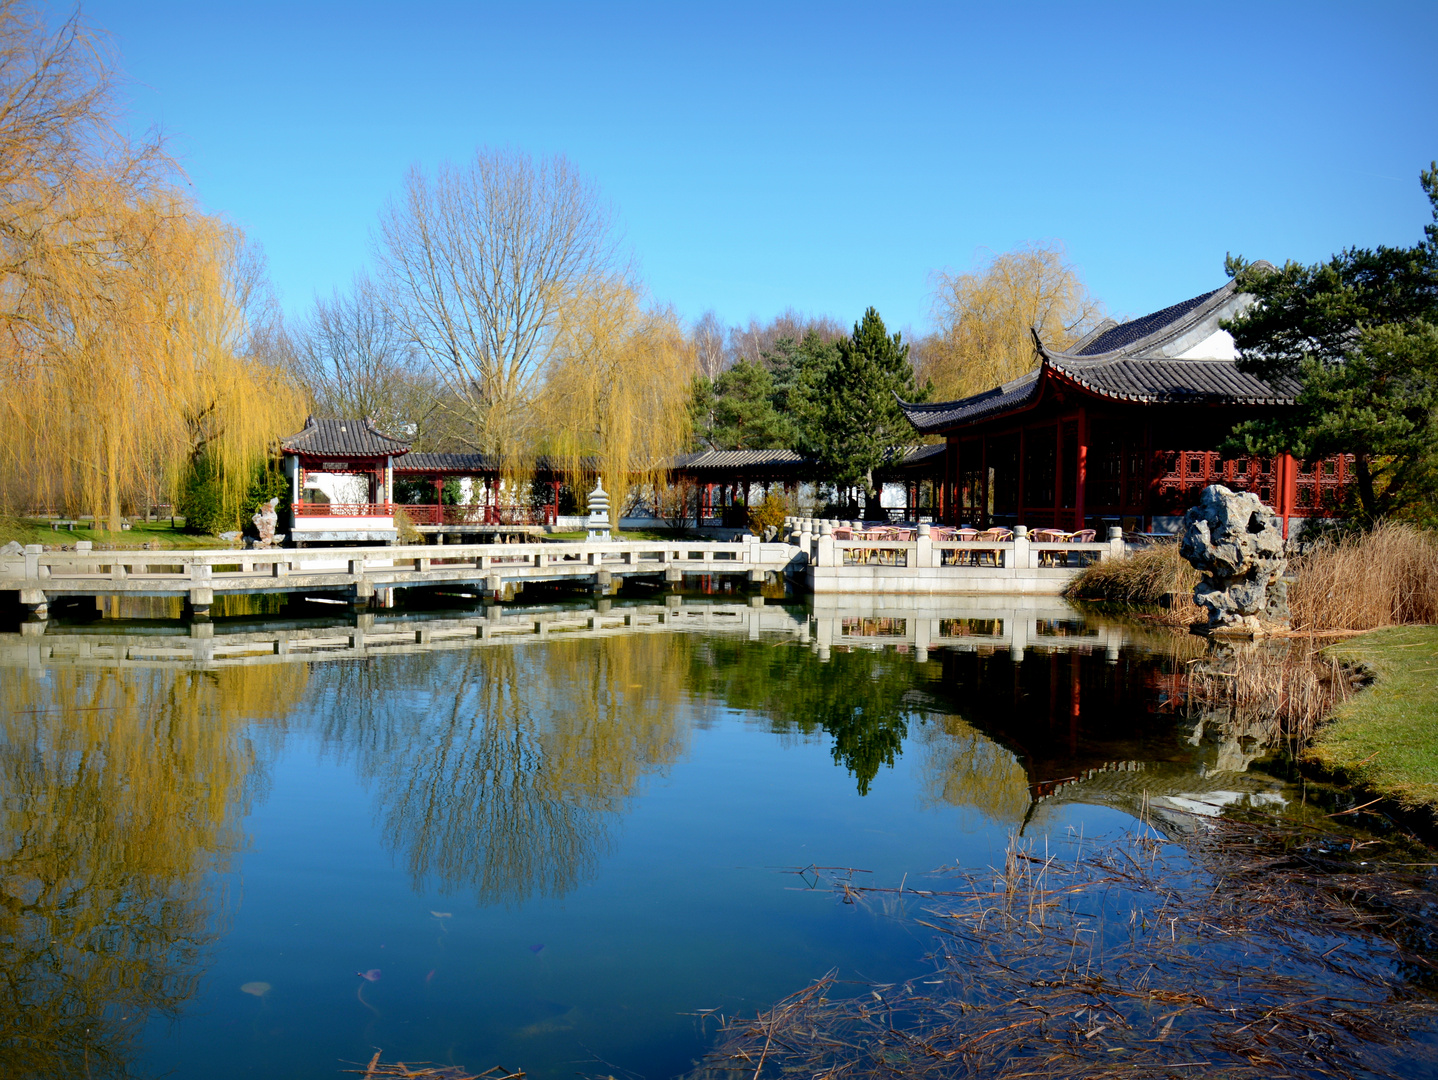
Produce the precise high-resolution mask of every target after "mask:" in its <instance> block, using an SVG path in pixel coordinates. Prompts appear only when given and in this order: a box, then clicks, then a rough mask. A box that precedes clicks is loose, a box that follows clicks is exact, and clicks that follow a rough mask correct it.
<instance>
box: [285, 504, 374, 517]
mask: <svg viewBox="0 0 1438 1080" xmlns="http://www.w3.org/2000/svg"><path fill="white" fill-rule="evenodd" d="M293 509H294V512H295V517H303V518H311V517H374V518H388V517H394V503H294V504H293Z"/></svg>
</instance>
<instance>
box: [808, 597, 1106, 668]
mask: <svg viewBox="0 0 1438 1080" xmlns="http://www.w3.org/2000/svg"><path fill="white" fill-rule="evenodd" d="M813 611H814V616H813V617H814V641H815V644H816V647H817V648H818V649H819V655H820V656H821V657H823V656H824V655H826V653H827V652H828V651H829V650H831V649H833V648H835V647H843V648H873V647H877V646H885V645H893V646H900V647H905V648H907V649H911V650H913V652H914V654H915V656H916V658H917V659H918V660H919V661H920V662H922V661H924V660H926V659H927V658H928V652H929V650H930V649H934V648H943V649H958V650H962V651H975V650H978V651H989V652H997V651H1003V652H1007V653H1008V654H1009V655H1010V656H1011V657H1012V658H1013V659H1015V660H1022V659H1023V658H1024V654H1025V652H1026V651H1028V650H1029V649H1037V650H1040V651H1043V652H1050V651H1061V652H1066V651H1068V650H1071V649H1080V650H1085V651H1090V652H1092V651H1100V652H1103V653H1104V655H1105V656H1106V657H1108V658H1109V659H1111V660H1112V659H1117V657H1118V653H1119V650H1120V649H1121V648H1122V647H1123V646H1124V644H1125V643H1126V642H1127V641H1128V638H1129V634H1128V632H1127V631H1126V630H1125V629H1124V628H1123V626H1122V625H1121V624H1119V623H1116V622H1100V621H1095V620H1092V619H1087V618H1085V617H1084V616H1083V615H1082V614H1081V613H1080V612H1078V611H1076V610H1075V609H1074V608H1073V607H1071V606H1070V605H1068V604H1066V603H1065V602H1064V601H1062V600H1060V599H1059V598H1058V597H1054V596H1001V595H997V596H964V597H883V596H875V597H843V598H842V599H840V598H835V597H824V596H819V597H815V598H814V609H813Z"/></svg>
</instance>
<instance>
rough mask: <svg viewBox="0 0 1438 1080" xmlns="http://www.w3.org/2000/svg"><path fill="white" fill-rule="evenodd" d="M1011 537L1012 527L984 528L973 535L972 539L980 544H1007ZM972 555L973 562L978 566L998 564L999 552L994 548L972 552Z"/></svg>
mask: <svg viewBox="0 0 1438 1080" xmlns="http://www.w3.org/2000/svg"><path fill="white" fill-rule="evenodd" d="M1013 538H1014V532H1013V530H1012V529H985V530H984V531H983V532H981V533H979V534H978V535H977V536H976V537H974V541H975V542H976V543H980V544H984V543H999V544H1007V543H1008V542H1009V541H1010V540H1012V539H1013ZM974 555H975V562H976V564H977V565H979V566H998V565H999V553H998V552H997V551H995V550H992V549H990V550H989V551H976V552H974Z"/></svg>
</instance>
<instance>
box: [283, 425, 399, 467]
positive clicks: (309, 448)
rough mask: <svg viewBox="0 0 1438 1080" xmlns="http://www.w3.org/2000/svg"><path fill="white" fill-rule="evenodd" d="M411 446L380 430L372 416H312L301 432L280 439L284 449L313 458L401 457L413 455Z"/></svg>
mask: <svg viewBox="0 0 1438 1080" xmlns="http://www.w3.org/2000/svg"><path fill="white" fill-rule="evenodd" d="M409 447H410V444H409V443H407V442H403V441H402V440H400V439H395V438H391V437H390V436H388V435H386V434H384V433H383V432H381V431H378V430H376V429H375V426H374V421H373V420H371V419H370V418H369V417H365V418H364V419H363V420H346V419H319V418H316V417H314V416H310V417H308V418H306V420H305V426H304V427H303V428H302V429H301V430H299V431H297V432H295V434H293V435H287V436H285V437H284V438H283V439H281V440H280V449H281V450H284V451H286V452H288V453H291V454H306V455H310V456H313V457H346V458H355V457H398V456H399V455H400V454H407V453H409Z"/></svg>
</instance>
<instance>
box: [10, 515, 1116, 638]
mask: <svg viewBox="0 0 1438 1080" xmlns="http://www.w3.org/2000/svg"><path fill="white" fill-rule="evenodd" d="M792 540H793V541H794V542H776V543H761V542H760V541H759V540H758V539H757V538H755V537H744V538H743V539H742V540H741V541H728V542H726V541H717V540H680V541H660V542H650V541H631V540H609V541H588V542H578V543H529V544H452V545H443V546H430V545H422V546H410V547H353V548H324V549H314V548H311V549H286V548H278V549H272V550H258V549H252V550H213V549H207V550H195V551H187V550H175V551H95V550H93V549H90V548H89V545H87V544H84V543H83V542H82V543H80V544H77V545H76V548H77V549H79V550H75V551H46V550H44V549H43V548H42V547H41V546H40V545H30V546H28V547H26V548H25V549H24V551H23V552H22V553H17V554H13V555H4V556H0V595H2V594H7V593H8V594H10V597H11V598H12V599H13V600H16V601H18V602H19V604H21V605H22V606H24V607H25V608H27V609H28V610H29V612H30V614H32V615H33V616H35V617H37V618H46V617H47V615H48V609H49V605H51V604H53V603H55V602H57V601H64V600H73V599H75V598H84V597H105V596H124V595H129V596H177V597H181V598H183V599H184V600H185V601H186V603H187V605H188V610H189V612H190V614H192V615H196V616H202V617H203V616H205V615H207V614H208V612H209V610H210V608H211V606H212V605H213V604H214V602H215V598H216V597H219V596H225V595H236V594H241V595H244V594H262V593H295V592H304V593H318V594H327V595H329V596H338V597H342V598H345V599H348V600H349V601H350V602H351V603H354V604H356V605H358V606H369V605H370V603H371V602H372V601H378V602H379V603H380V605H381V606H388V601H389V599H390V594H391V593H392V591H393V590H395V589H406V588H427V587H428V588H432V587H435V586H459V587H465V588H468V589H471V590H474V591H476V592H483V593H485V594H487V595H489V596H492V597H493V598H495V599H500V598H504V597H505V596H506V595H512V594H513V591H514V588H515V587H517V586H518V587H522V586H523V585H525V584H529V583H534V582H558V581H568V582H572V583H575V584H581V585H583V584H588V585H591V586H592V587H594V588H596V589H601V590H602V589H607V588H608V587H609V586H611V585H612V584H613V583H614V582H615V581H616V579H626V578H650V579H653V580H655V581H656V582H667V583H670V584H678V583H680V582H682V581H683V579H684V578H685V577H688V576H699V575H742V576H743V577H745V578H747V580H748V582H749V583H750V584H751V585H755V586H758V585H763V584H764V583H765V582H768V581H773V580H777V579H779V578H788V579H790V580H792V581H794V582H795V583H796V584H799V585H802V586H803V587H805V588H806V589H807V590H808V591H809V592H812V593H815V594H861V595H862V594H911V595H925V594H946V593H947V594H983V593H1014V594H1030V595H1056V594H1058V593H1059V592H1060V591H1061V590H1062V588H1063V586H1064V584H1065V583H1066V582H1067V581H1068V580H1069V578H1070V577H1072V576H1073V574H1074V573H1076V572H1077V570H1078V568H1079V567H1080V566H1082V565H1084V564H1086V563H1087V562H1091V561H1094V560H1096V559H1103V558H1111V557H1114V556H1117V555H1120V554H1122V553H1123V550H1124V543H1123V540H1122V539H1121V538H1119V537H1118V536H1117V535H1115V536H1112V537H1111V538H1110V539H1109V541H1107V542H1104V543H1077V544H1076V543H1033V542H1031V541H1030V540H1029V539H1028V537H1027V536H1026V535H1024V534H1023V532H1022V531H1020V532H1019V534H1018V535H1016V536H1015V537H1014V538H1013V539H1011V540H1008V541H1003V542H997V541H995V542H985V543H974V542H972V541H969V542H956V541H940V540H935V539H932V538H931V537H930V536H929V535H928V530H927V527H921V528H920V530H919V533H918V535H917V536H916V537H914V538H913V539H910V540H873V539H870V540H864V539H852V540H849V539H838V538H836V537H835V536H834V535H833V533H832V531H831V530H827V529H826V530H825V531H823V532H822V533H820V534H815V533H810V532H796V533H794V534H792Z"/></svg>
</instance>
